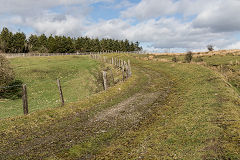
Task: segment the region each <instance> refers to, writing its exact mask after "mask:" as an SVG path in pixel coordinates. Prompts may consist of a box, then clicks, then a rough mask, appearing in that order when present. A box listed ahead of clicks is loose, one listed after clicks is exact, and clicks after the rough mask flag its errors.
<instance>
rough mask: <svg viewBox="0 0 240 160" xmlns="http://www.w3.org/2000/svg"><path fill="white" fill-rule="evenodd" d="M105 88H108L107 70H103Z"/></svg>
mask: <svg viewBox="0 0 240 160" xmlns="http://www.w3.org/2000/svg"><path fill="white" fill-rule="evenodd" d="M103 88H104V90H107V72H106V71H103Z"/></svg>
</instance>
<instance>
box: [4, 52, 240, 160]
mask: <svg viewBox="0 0 240 160" xmlns="http://www.w3.org/2000/svg"><path fill="white" fill-rule="evenodd" d="M107 56H109V57H111V56H117V57H120V58H122V59H126V60H127V59H131V64H132V69H133V76H132V77H131V78H130V79H128V80H127V81H126V82H124V83H119V84H117V85H116V86H114V87H111V88H109V90H107V91H104V92H99V93H97V94H94V95H93V96H90V97H88V98H84V99H81V100H80V101H79V102H76V103H71V104H69V105H66V106H64V107H62V108H60V107H58V108H54V109H44V110H42V111H40V112H35V113H33V114H30V115H28V116H22V117H17V118H11V119H4V120H0V122H1V123H0V135H2V138H1V139H0V158H3V157H4V158H5V157H7V159H58V160H59V159H73V160H74V159H119V160H122V159H184V160H185V159H186V160H188V159H189V160H192V159H204V160H205V159H231V160H235V159H236V160H237V159H240V147H239V140H240V107H239V106H240V100H239V95H238V93H237V92H236V91H235V90H234V88H232V87H231V86H229V85H228V84H227V83H226V80H225V77H223V76H221V75H220V74H218V73H217V72H216V71H215V70H211V69H210V68H208V67H205V66H201V65H198V64H186V63H172V62H155V61H145V60H140V59H139V58H138V59H136V57H138V55H128V54H122V55H114V54H113V55H107ZM143 56H144V55H141V57H143ZM136 94H137V96H136V97H138V95H139V94H140V95H143V96H146V95H154V96H157V98H156V99H155V100H153V101H151V98H152V97H151V96H149V97H147V98H148V99H147V98H145V99H147V100H145V101H144V98H141V97H140V98H139V99H140V100H136V101H133V102H136V103H130V104H128V103H127V102H128V101H129V97H130V98H132V97H134V95H136ZM121 102H123V105H124V104H126V107H127V108H126V110H124V111H121V112H120V113H119V114H118V115H117V116H116V117H114V118H111V117H110V118H107V119H106V120H102V121H91V120H94V117H95V116H96V115H98V114H101V113H109V112H106V111H108V110H109V109H111V108H112V107H116V105H117V104H118V103H121ZM133 106H135V108H131V107H133ZM107 115H108V116H109V114H107ZM124 115H126V116H125V117H124V118H121V116H124ZM133 117H135V118H133ZM132 118H133V119H132ZM134 120H137V121H134ZM24 124H28V125H24Z"/></svg>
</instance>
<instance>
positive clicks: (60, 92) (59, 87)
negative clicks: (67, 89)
mask: <svg viewBox="0 0 240 160" xmlns="http://www.w3.org/2000/svg"><path fill="white" fill-rule="evenodd" d="M57 84H58V89H59V94H60V98H61V102H62V106H64V98H63V92H62V86H61V83H60V80H59V79H57Z"/></svg>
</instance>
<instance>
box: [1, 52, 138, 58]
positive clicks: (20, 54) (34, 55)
mask: <svg viewBox="0 0 240 160" xmlns="http://www.w3.org/2000/svg"><path fill="white" fill-rule="evenodd" d="M112 53H113V54H114V53H115V54H116V53H117V54H124V53H126V54H128V53H135V54H141V53H142V52H140V51H134V52H123V51H115V52H110V51H107V52H81V53H78V52H77V53H0V55H3V56H5V57H7V58H16V57H46V56H73V55H76V56H77V55H93V54H112Z"/></svg>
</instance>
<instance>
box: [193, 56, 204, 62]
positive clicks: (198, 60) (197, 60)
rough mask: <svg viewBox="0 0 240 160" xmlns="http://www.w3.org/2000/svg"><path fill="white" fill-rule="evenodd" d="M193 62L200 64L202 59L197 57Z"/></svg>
mask: <svg viewBox="0 0 240 160" xmlns="http://www.w3.org/2000/svg"><path fill="white" fill-rule="evenodd" d="M194 61H195V62H202V61H203V59H202V57H197V58H196V59H195V60H194Z"/></svg>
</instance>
